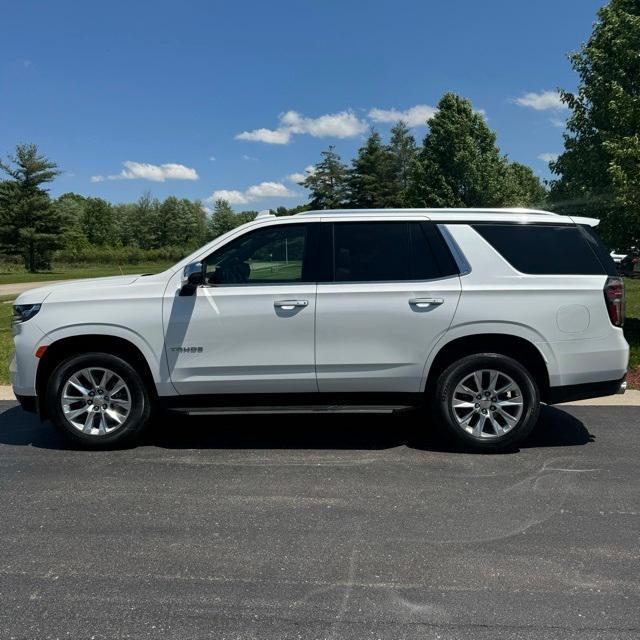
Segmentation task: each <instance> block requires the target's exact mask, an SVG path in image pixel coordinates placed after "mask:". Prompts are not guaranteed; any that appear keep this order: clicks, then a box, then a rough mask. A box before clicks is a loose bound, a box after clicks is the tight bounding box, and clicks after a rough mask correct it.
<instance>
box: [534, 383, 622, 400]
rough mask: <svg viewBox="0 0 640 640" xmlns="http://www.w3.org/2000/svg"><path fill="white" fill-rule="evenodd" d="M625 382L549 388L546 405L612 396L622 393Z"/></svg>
mask: <svg viewBox="0 0 640 640" xmlns="http://www.w3.org/2000/svg"><path fill="white" fill-rule="evenodd" d="M625 388H626V382H625V379H624V377H622V378H620V379H618V380H607V381H605V382H587V383H584V384H570V385H565V386H563V387H551V388H550V389H549V394H548V396H547V404H559V403H561V402H573V401H574V400H588V399H589V398H601V397H602V396H613V395H615V394H616V393H624V390H625Z"/></svg>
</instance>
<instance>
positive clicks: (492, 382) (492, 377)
mask: <svg viewBox="0 0 640 640" xmlns="http://www.w3.org/2000/svg"><path fill="white" fill-rule="evenodd" d="M499 377H500V372H499V371H495V370H492V371H489V391H491V393H495V392H496V383H497V382H498V378H499Z"/></svg>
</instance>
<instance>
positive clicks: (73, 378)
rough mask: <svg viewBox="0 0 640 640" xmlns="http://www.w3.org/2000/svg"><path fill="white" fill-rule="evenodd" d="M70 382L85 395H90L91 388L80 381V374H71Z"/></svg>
mask: <svg viewBox="0 0 640 640" xmlns="http://www.w3.org/2000/svg"><path fill="white" fill-rule="evenodd" d="M68 384H70V385H71V386H72V387H73V388H74V389H77V390H78V391H79V392H80V393H81V394H82V395H83V396H88V395H89V389H87V388H86V387H85V386H84V385H83V384H82V383H81V382H80V379H79V378H78V376H71V378H69V382H68Z"/></svg>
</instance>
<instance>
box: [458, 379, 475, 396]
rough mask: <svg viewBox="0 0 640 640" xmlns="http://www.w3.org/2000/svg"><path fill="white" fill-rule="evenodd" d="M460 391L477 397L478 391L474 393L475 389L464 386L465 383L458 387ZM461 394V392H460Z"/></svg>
mask: <svg viewBox="0 0 640 640" xmlns="http://www.w3.org/2000/svg"><path fill="white" fill-rule="evenodd" d="M458 389H461V390H462V391H463V392H464V393H466V394H468V395H470V396H473V397H475V396H476V395H477V393H478V392H477V391H474V390H473V389H470V388H469V387H468V386H467V385H466V384H464V383H463V382H461V383H460V384H459V385H458ZM458 393H459V392H458Z"/></svg>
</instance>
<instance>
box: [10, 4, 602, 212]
mask: <svg viewBox="0 0 640 640" xmlns="http://www.w3.org/2000/svg"><path fill="white" fill-rule="evenodd" d="M602 4H603V2H602V0H600V1H595V0H560V1H558V0H537V1H536V2H525V1H524V0H519V1H516V0H484V1H483V2H478V1H477V0H447V1H444V0H443V1H441V2H435V1H431V0H412V1H408V0H393V2H391V1H386V0H385V1H381V0H367V1H360V0H341V1H340V0H313V1H304V0H296V1H295V2H290V1H288V0H286V1H280V0H273V1H272V2H264V1H253V2H249V1H246V0H235V1H234V2H229V1H227V2H220V1H215V0H211V1H209V2H206V1H188V0H187V1H183V2H175V1H172V2H167V1H165V0H154V1H153V2H150V1H147V0H129V1H128V2H123V1H121V0H112V1H110V2H108V3H99V2H94V1H92V0H85V1H84V2H78V1H77V0H75V1H70V0H56V1H55V2H52V1H51V0H43V1H39V2H36V1H34V0H21V1H20V2H11V3H3V8H2V22H1V23H0V153H1V154H2V155H3V156H6V155H7V154H8V153H10V152H11V150H12V148H13V147H14V146H15V145H16V144H17V143H19V142H35V143H36V144H38V146H39V147H40V149H41V151H42V152H43V153H44V154H46V155H47V156H49V157H50V158H52V159H53V160H55V161H56V162H57V163H58V164H59V165H60V167H61V169H62V170H63V171H64V174H63V175H62V176H61V177H60V178H58V179H57V181H56V182H55V183H54V184H53V186H52V189H51V192H52V194H53V195H59V194H60V193H64V192H66V191H76V192H78V193H82V194H85V195H92V196H100V197H103V198H105V199H107V200H110V201H112V202H123V201H130V200H134V199H137V198H138V197H139V196H140V195H141V194H142V193H143V192H145V191H147V190H150V191H151V192H152V193H153V194H154V195H156V196H158V197H161V198H162V197H165V196H167V195H170V194H175V195H177V196H180V197H188V198H200V199H202V200H203V201H206V200H207V199H208V198H211V197H212V196H214V194H216V192H217V195H221V194H226V195H227V197H229V198H230V199H231V200H232V201H233V202H234V203H235V204H234V206H235V208H236V209H237V210H241V209H263V208H267V207H273V206H278V205H285V206H293V205H295V204H299V203H301V202H304V201H306V193H305V190H304V189H303V188H302V187H301V186H299V185H297V184H296V182H295V179H296V176H295V174H299V173H303V172H304V170H305V167H307V166H309V165H311V164H313V163H315V162H317V161H318V160H319V154H320V151H321V150H323V149H326V148H327V146H328V145H330V144H333V145H335V146H336V149H337V151H338V152H339V153H340V154H341V155H342V156H343V158H344V159H345V160H349V159H350V158H351V157H352V156H353V154H354V152H355V150H356V149H357V148H358V146H360V144H361V143H362V139H363V135H365V134H366V131H367V128H368V127H369V126H370V125H371V124H373V125H375V126H376V127H377V128H378V129H379V131H380V132H381V133H382V135H383V136H387V135H388V132H389V129H390V127H391V126H392V124H393V120H394V119H395V118H397V117H399V115H400V114H403V115H404V116H405V117H409V118H410V119H413V120H415V121H417V122H418V121H420V120H421V119H422V118H423V117H425V116H428V115H429V114H430V113H431V111H430V109H432V108H433V107H434V105H436V104H437V102H438V99H439V98H440V96H441V95H442V94H443V93H444V92H445V91H455V92H457V93H460V94H462V95H464V96H467V97H468V98H470V99H471V100H472V102H473V104H474V107H475V108H476V109H481V110H483V112H484V113H485V114H486V117H487V119H488V122H489V124H490V126H491V127H492V128H493V129H494V130H496V132H497V134H498V144H499V146H500V148H501V150H502V151H503V152H504V153H506V154H508V155H509V157H510V158H511V159H513V160H517V161H520V162H524V163H527V164H529V165H530V166H531V167H533V168H534V170H535V171H536V172H537V173H538V174H539V175H540V176H541V177H548V176H549V172H548V169H547V165H546V162H545V160H543V159H541V158H546V157H549V156H547V155H546V154H554V153H558V152H559V151H561V150H562V132H563V123H564V120H565V118H566V111H565V110H563V109H562V108H559V107H558V102H557V99H556V97H555V95H554V93H553V92H554V91H555V90H556V88H557V87H563V88H568V89H573V88H574V87H575V84H576V76H575V74H574V73H573V71H572V70H571V68H570V65H569V63H568V61H567V58H566V54H567V52H569V51H572V50H575V49H577V48H578V47H579V45H580V44H581V43H582V42H583V41H584V40H585V39H586V38H587V37H588V36H589V33H590V31H591V26H592V24H593V22H594V20H595V17H596V11H597V9H598V8H599V7H600V6H602ZM547 92H549V93H547ZM413 131H414V134H415V135H416V137H417V139H418V140H421V139H422V137H423V136H424V134H425V132H426V128H425V126H424V125H419V126H416V127H415V128H414V129H413ZM125 163H126V164H125ZM292 175H293V179H292V177H291V176H292Z"/></svg>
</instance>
